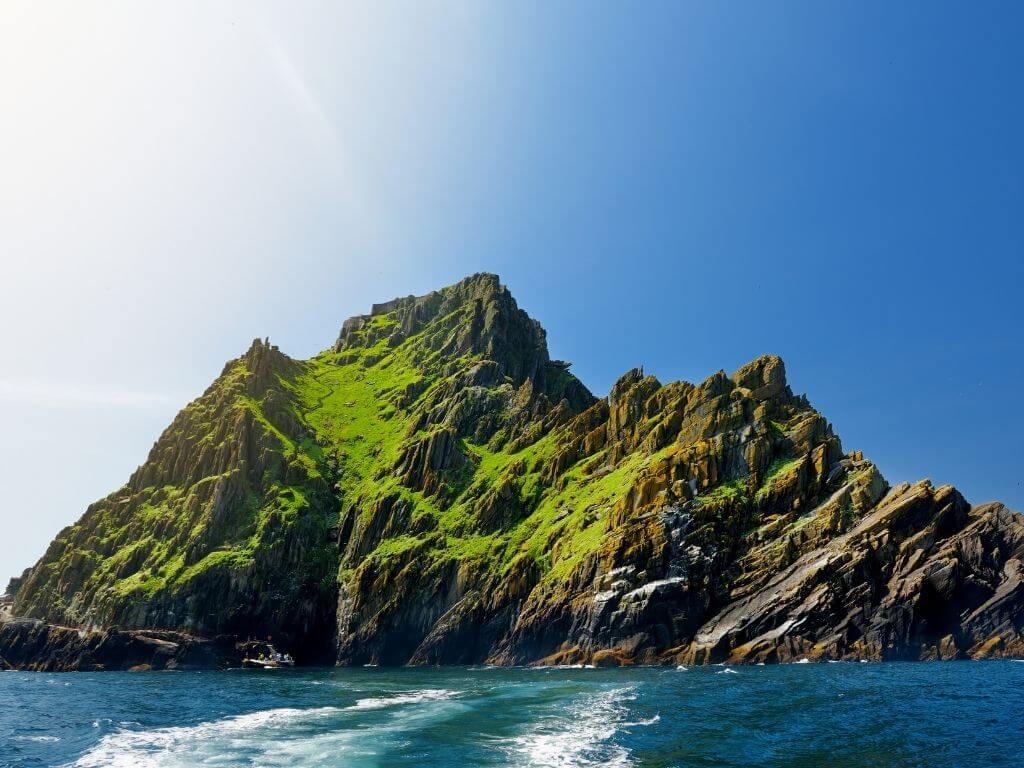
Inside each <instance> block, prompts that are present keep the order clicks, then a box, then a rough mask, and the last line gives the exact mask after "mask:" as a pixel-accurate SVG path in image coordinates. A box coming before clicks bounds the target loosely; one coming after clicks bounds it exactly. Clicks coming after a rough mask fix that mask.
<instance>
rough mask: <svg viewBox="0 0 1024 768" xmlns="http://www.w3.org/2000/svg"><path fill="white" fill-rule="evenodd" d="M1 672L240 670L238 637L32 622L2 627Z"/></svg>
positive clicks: (0, 627)
mask: <svg viewBox="0 0 1024 768" xmlns="http://www.w3.org/2000/svg"><path fill="white" fill-rule="evenodd" d="M0 651H2V653H0V669H23V670H30V671H37V672H98V671H105V670H121V671H150V670H165V669H178V670H195V669H224V668H227V667H232V666H239V665H240V664H241V661H242V656H241V653H240V652H239V649H238V648H237V647H236V646H235V642H234V639H233V638H216V639H213V640H209V639H204V638H198V637H193V636H191V635H187V634H183V633H181V632H170V631H160V630H133V631H126V630H119V629H116V628H111V629H106V630H102V631H95V630H94V631H80V630H76V629H73V628H70V627H59V626H54V625H52V624H46V623H44V622H42V621H35V620H31V619H15V620H13V621H8V622H5V623H3V624H0Z"/></svg>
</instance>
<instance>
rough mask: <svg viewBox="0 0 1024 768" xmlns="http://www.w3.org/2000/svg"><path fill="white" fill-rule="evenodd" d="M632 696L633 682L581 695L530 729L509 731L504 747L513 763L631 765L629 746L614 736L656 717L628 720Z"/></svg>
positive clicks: (563, 767)
mask: <svg viewBox="0 0 1024 768" xmlns="http://www.w3.org/2000/svg"><path fill="white" fill-rule="evenodd" d="M634 699H636V693H635V689H634V688H617V689H614V690H610V691H604V692H602V693H598V694H594V695H588V696H585V697H580V698H579V699H577V700H576V701H574V702H573V703H572V704H570V705H569V706H568V708H567V709H566V711H565V713H564V714H563V715H560V716H558V717H554V718H551V719H549V720H546V721H543V722H541V723H540V724H539V725H537V726H536V727H535V728H534V729H532V730H531V731H530V732H528V733H524V734H522V735H519V736H516V737H513V738H511V739H509V740H508V741H507V743H506V744H504V745H502V747H501V749H502V751H504V752H506V753H507V754H508V756H509V757H510V758H511V759H512V762H513V764H515V765H522V766H537V768H590V766H594V767H595V768H596V766H608V767H609V768H627V767H628V766H632V765H633V760H632V757H631V752H630V750H629V748H628V747H626V746H624V745H623V744H620V743H617V742H616V738H617V737H619V736H621V735H623V734H625V733H628V732H629V729H630V728H637V727H645V726H649V725H653V724H655V723H656V722H658V720H659V719H660V716H659V715H655V716H654V717H651V718H649V719H641V720H631V719H630V717H629V715H630V711H629V707H628V702H631V701H633V700H634Z"/></svg>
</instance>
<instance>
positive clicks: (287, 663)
mask: <svg viewBox="0 0 1024 768" xmlns="http://www.w3.org/2000/svg"><path fill="white" fill-rule="evenodd" d="M242 666H243V667H247V668H249V669H277V668H278V667H294V666H295V662H294V661H293V660H292V659H280V660H275V659H242Z"/></svg>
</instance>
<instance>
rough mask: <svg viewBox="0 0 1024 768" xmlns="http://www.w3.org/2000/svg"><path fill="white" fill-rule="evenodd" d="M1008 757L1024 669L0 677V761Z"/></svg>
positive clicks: (745, 761) (1022, 729)
mask: <svg viewBox="0 0 1024 768" xmlns="http://www.w3.org/2000/svg"><path fill="white" fill-rule="evenodd" d="M1020 764H1024V664H1021V663H1017V662H954V663H932V664H820V665H819V664H802V665H791V666H781V667H778V666H769V667H741V668H736V669H735V670H731V669H730V670H727V669H726V668H724V667H707V668H695V669H689V670H681V669H680V670H677V669H658V668H645V669H631V670H598V669H539V670H532V669H489V668H479V669H477V668H471V669H466V668H454V669H355V670H351V669H307V670H276V671H256V670H253V671H248V670H246V671H243V670H236V671H228V672H162V673H140V674H131V673H114V672H108V673H69V674H39V673H23V672H7V673H2V674H0V765H3V766H19V768H20V767H21V766H49V765H74V766H103V767H104V768H107V767H111V766H114V767H118V766H133V767H134V766H463V765H466V766H471V765H510V766H559V767H562V766H564V767H566V768H567V767H569V766H613V767H624V766H651V767H652V768H653V767H654V766H659V767H660V766H929V767H931V766H950V767H951V768H952V767H953V766H956V767H957V768H962V767H963V766H988V765H1020Z"/></svg>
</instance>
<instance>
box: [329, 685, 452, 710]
mask: <svg viewBox="0 0 1024 768" xmlns="http://www.w3.org/2000/svg"><path fill="white" fill-rule="evenodd" d="M456 695H458V693H457V691H448V690H445V689H443V688H437V689H433V688H428V689H426V690H424V691H411V692H409V693H397V694H395V695H393V696H383V697H380V698H372V699H359V701H357V702H356V703H355V704H353V705H352V706H351V707H346V709H384V708H385V707H397V706H400V705H402V704H420V703H422V702H424V701H440V700H442V699H450V698H452V697H453V696H456Z"/></svg>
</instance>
